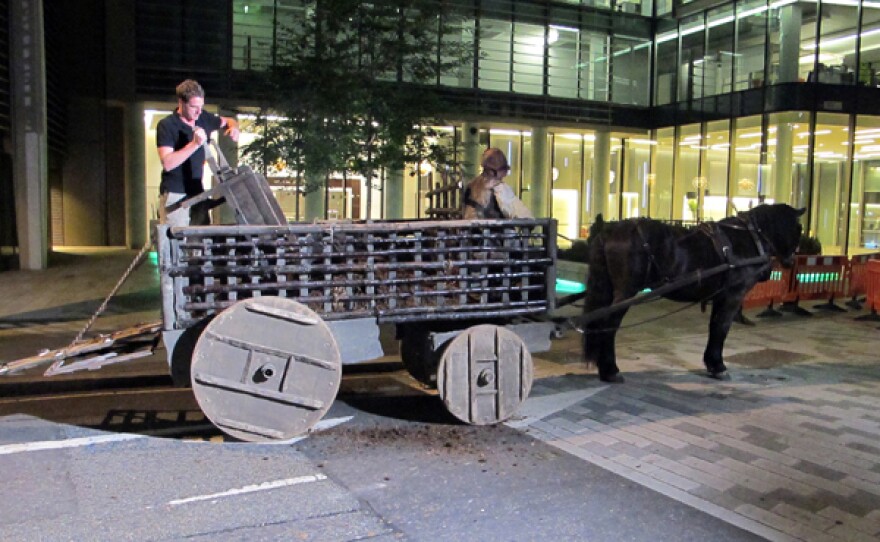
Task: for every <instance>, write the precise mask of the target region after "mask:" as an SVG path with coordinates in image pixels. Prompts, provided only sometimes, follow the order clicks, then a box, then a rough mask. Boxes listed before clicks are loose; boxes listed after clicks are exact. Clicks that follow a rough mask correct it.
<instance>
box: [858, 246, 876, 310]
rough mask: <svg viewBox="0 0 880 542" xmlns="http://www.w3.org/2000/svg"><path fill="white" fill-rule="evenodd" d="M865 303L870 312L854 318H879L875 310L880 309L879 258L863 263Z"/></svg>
mask: <svg viewBox="0 0 880 542" xmlns="http://www.w3.org/2000/svg"><path fill="white" fill-rule="evenodd" d="M865 303H866V304H867V305H868V309H869V310H870V311H871V313H870V314H866V315H864V316H859V317H858V318H856V320H871V321H874V322H876V321H878V320H880V316H878V315H877V310H878V309H880V260H868V261H867V262H866V263H865Z"/></svg>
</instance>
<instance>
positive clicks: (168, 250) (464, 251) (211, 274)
mask: <svg viewBox="0 0 880 542" xmlns="http://www.w3.org/2000/svg"><path fill="white" fill-rule="evenodd" d="M156 237H157V244H158V247H157V248H158V254H159V266H160V273H161V282H162V298H163V322H164V325H163V327H164V328H165V329H166V330H171V329H184V328H188V327H190V326H192V325H194V324H195V323H197V322H199V321H201V320H203V319H205V318H207V317H210V316H212V315H214V314H216V313H218V312H219V311H221V310H223V309H225V308H227V307H229V306H231V305H233V304H235V303H236V302H237V301H239V300H241V299H246V298H250V297H260V296H279V297H288V298H292V299H296V300H297V301H299V302H300V303H303V304H305V305H307V306H308V307H309V308H311V309H312V310H314V311H315V312H317V313H318V314H320V315H321V317H322V318H324V319H326V320H342V319H351V318H363V317H375V318H377V319H378V320H379V321H380V322H414V321H426V320H441V319H442V320H449V319H463V318H474V319H479V318H497V317H499V316H516V315H529V314H541V313H545V312H547V311H548V310H551V309H553V303H554V293H555V281H556V273H555V264H556V221H555V220H552V219H540V220H534V219H516V220H481V221H471V220H444V221H437V220H414V221H371V222H325V223H315V224H290V225H286V226H241V225H238V226H197V227H186V228H168V227H167V226H160V227H159V230H158V231H157V236H156Z"/></svg>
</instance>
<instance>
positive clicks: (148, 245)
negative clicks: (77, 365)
mask: <svg viewBox="0 0 880 542" xmlns="http://www.w3.org/2000/svg"><path fill="white" fill-rule="evenodd" d="M152 246H153V240H152V239H150V240H149V241H147V242H146V244H144V246H143V248H141V250H140V252H138V253H137V256H135V257H134V260H132V262H131V263H130V264H129V266H128V269H126V270H125V273H123V274H122V277H120V278H119V282H117V283H116V286H114V287H113V289H112V290H111V291H110V293H109V294H108V295H107V297H106V298H104V302H103V303H101V306H100V307H98V310H97V311H95V314H93V315H92V317H91V318H90V319H89V321H88V323H87V324H86V325H85V327H84V328H83V329H82V331H80V332H79V333H78V334H77V336H76V338H75V339H73V342H71V343H70V345H69V346H68V348H71V347H73V346H75V345H76V344H78V343H79V342H80V341H82V338H83V335H85V334H86V333H88V331H89V330H90V329H91V328H92V326H93V325H95V321H96V320H97V319H98V317H99V316H101V314H102V313H103V312H104V311H105V310H107V304H108V303H110V300H111V299H112V298H113V296H115V295H116V292H118V291H119V288H121V287H122V284H123V283H124V282H125V281H126V280H128V277H129V275H131V273H132V272H133V271H134V270H135V269H137V267H138V266H139V265H140V264H141V262H142V261H143V259H144V256H146V255H147V252H149V250H150V248H151V247H152Z"/></svg>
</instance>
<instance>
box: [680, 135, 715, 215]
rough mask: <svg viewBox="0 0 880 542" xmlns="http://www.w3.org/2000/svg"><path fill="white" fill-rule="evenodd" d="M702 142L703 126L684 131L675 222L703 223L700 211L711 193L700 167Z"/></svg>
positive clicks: (681, 140) (681, 136)
mask: <svg viewBox="0 0 880 542" xmlns="http://www.w3.org/2000/svg"><path fill="white" fill-rule="evenodd" d="M702 139H703V136H702V134H701V132H700V125H699V124H689V125H687V126H682V127H681V128H680V131H679V136H678V146H677V150H678V156H677V159H676V161H675V187H674V189H673V194H674V197H673V206H672V218H673V219H675V220H684V221H685V222H694V221H698V220H700V213H701V209H700V207H701V204H702V201H703V197H704V196H705V192H706V190H707V180H706V177H705V176H704V175H703V174H702V172H701V167H700V142H701V141H702Z"/></svg>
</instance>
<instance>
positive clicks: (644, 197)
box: [620, 136, 656, 218]
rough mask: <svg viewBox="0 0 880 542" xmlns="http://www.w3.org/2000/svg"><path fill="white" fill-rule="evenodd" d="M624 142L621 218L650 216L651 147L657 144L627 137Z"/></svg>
mask: <svg viewBox="0 0 880 542" xmlns="http://www.w3.org/2000/svg"><path fill="white" fill-rule="evenodd" d="M621 141H622V152H623V161H622V165H623V168H622V169H623V174H622V176H623V192H622V194H621V201H620V206H621V211H622V213H621V218H635V217H639V216H649V212H648V198H649V195H650V186H649V184H648V181H649V179H650V177H649V173H648V172H649V171H650V160H651V147H652V146H653V145H654V144H656V142H654V141H651V140H649V139H647V137H645V136H642V137H631V136H630V137H626V138H624V139H622V140H621Z"/></svg>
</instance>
